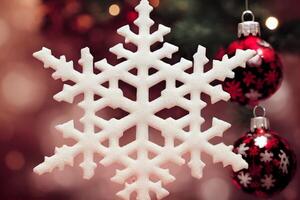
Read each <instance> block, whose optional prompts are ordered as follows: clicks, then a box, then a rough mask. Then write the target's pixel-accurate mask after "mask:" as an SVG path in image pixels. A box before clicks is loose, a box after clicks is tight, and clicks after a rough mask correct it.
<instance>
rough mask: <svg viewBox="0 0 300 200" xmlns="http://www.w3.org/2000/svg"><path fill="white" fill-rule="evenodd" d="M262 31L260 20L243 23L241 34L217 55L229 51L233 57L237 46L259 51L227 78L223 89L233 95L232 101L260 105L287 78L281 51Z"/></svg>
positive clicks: (217, 56)
mask: <svg viewBox="0 0 300 200" xmlns="http://www.w3.org/2000/svg"><path fill="white" fill-rule="evenodd" d="M259 35H260V30H259V24H258V23H257V22H254V21H245V22H242V23H240V24H239V38H238V39H237V40H235V41H233V42H231V43H230V44H229V46H228V48H226V49H221V50H220V51H219V52H218V53H217V55H216V58H217V59H222V57H223V56H224V55H225V54H228V55H229V57H230V56H233V55H234V54H235V52H236V50H237V49H242V50H246V49H251V50H255V51H256V52H257V55H256V56H255V57H254V58H252V59H250V60H249V61H248V63H247V65H246V68H236V69H235V70H234V72H235V77H234V78H233V79H229V78H227V79H226V80H225V81H224V83H223V89H224V90H225V91H227V92H228V93H229V94H230V95H231V101H234V102H238V103H240V104H242V105H252V106H253V105H257V104H258V103H259V101H261V100H264V99H266V98H269V97H270V96H272V95H273V94H274V93H275V92H276V91H277V90H278V89H279V87H280V85H281V82H282V79H283V73H282V63H281V60H280V58H279V56H278V54H277V53H276V51H275V50H274V49H273V48H272V46H271V45H270V44H269V43H268V42H266V41H265V40H263V39H262V38H260V36H259Z"/></svg>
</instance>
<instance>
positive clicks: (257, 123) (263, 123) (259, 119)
mask: <svg viewBox="0 0 300 200" xmlns="http://www.w3.org/2000/svg"><path fill="white" fill-rule="evenodd" d="M259 109H261V110H262V111H263V114H262V116H259V115H258V110H259ZM253 115H254V117H253V118H252V119H251V124H250V130H251V132H254V131H255V129H257V128H264V129H269V128H270V122H269V119H268V118H266V117H265V116H266V109H265V108H264V107H262V106H255V108H254V109H253Z"/></svg>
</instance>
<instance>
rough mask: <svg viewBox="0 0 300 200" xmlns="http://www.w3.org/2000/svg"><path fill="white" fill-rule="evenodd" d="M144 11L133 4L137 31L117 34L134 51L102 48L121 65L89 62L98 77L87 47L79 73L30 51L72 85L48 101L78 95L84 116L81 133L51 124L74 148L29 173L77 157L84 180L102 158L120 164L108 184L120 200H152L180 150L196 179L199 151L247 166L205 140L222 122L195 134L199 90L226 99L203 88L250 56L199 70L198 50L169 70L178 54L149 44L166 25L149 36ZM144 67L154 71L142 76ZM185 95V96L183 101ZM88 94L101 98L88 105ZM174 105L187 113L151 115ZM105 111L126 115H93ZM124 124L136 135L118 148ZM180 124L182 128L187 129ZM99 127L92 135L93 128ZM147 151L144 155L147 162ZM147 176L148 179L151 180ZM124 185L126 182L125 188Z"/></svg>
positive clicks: (241, 54) (201, 53) (145, 5)
mask: <svg viewBox="0 0 300 200" xmlns="http://www.w3.org/2000/svg"><path fill="white" fill-rule="evenodd" d="M152 9H153V8H152V7H151V6H150V5H149V2H148V1H147V0H141V2H140V4H139V5H138V6H137V7H136V11H137V12H138V13H139V17H138V18H137V20H136V21H135V22H134V23H135V25H137V27H138V28H139V32H138V33H134V32H132V31H131V29H130V27H129V26H128V25H127V26H124V27H122V28H120V29H119V30H118V33H119V34H120V35H122V36H123V37H125V42H126V43H132V44H134V45H136V46H137V51H136V52H132V51H130V50H127V49H125V47H124V46H123V45H122V44H118V45H116V46H115V47H113V48H111V49H110V51H111V52H112V53H114V54H115V55H117V57H118V58H123V59H124V60H125V61H123V62H121V63H119V64H117V65H116V66H112V65H110V64H109V63H108V62H107V60H106V59H104V60H101V61H99V62H96V63H95V67H96V68H97V69H99V70H100V73H94V71H93V67H94V66H93V65H94V64H93V62H94V61H93V56H92V55H91V54H90V51H89V49H88V48H85V49H83V50H82V51H81V59H80V60H79V64H80V65H81V66H82V68H83V72H82V73H80V72H78V71H76V70H75V69H74V68H73V62H67V61H66V58H65V57H64V56H62V57H61V58H60V59H57V58H55V57H54V56H52V54H51V51H50V50H49V49H46V48H43V49H42V50H41V51H39V52H36V53H35V54H34V56H35V57H36V58H37V59H39V60H41V61H42V62H44V66H45V68H49V67H50V68H52V69H54V70H55V72H54V73H53V78H55V79H62V81H71V82H74V83H75V84H74V85H68V84H65V85H64V87H63V90H62V91H61V92H59V93H58V94H57V95H55V96H54V99H55V100H57V101H66V102H69V103H73V100H74V98H75V97H76V96H78V95H80V94H83V95H84V97H83V98H84V99H83V101H82V102H81V103H79V106H80V107H81V108H82V109H83V110H84V111H85V112H84V116H83V117H82V118H81V120H80V122H81V123H82V124H83V126H84V130H83V131H82V132H81V131H79V130H77V129H76V128H75V127H74V122H73V121H69V122H67V123H65V124H62V125H59V126H57V128H58V130H60V131H61V132H62V133H63V136H64V137H65V138H71V139H73V140H75V141H76V142H77V143H76V144H75V145H73V146H63V147H61V148H56V150H55V154H54V155H53V156H51V157H46V158H45V161H44V162H43V163H41V164H40V165H38V166H37V167H36V168H34V171H35V172H36V173H38V174H44V173H46V172H51V171H52V170H53V169H54V168H59V169H63V168H64V166H65V165H71V166H72V165H73V160H74V158H75V157H76V156H78V155H79V154H83V162H82V163H81V164H80V167H81V168H82V169H83V172H84V174H83V177H84V178H85V179H90V178H91V177H93V175H94V171H95V168H96V167H97V164H96V162H95V160H94V155H95V154H100V155H101V156H102V157H103V159H102V160H101V161H100V163H101V164H102V165H104V166H109V165H111V164H113V163H120V164H122V165H123V167H124V168H123V169H122V170H117V172H116V175H115V176H114V177H113V178H112V179H111V180H112V181H114V182H117V183H120V184H124V185H125V188H124V189H123V190H122V191H120V192H118V193H117V195H118V196H119V197H120V198H122V199H126V200H129V199H130V198H131V194H132V193H136V194H137V199H138V200H150V199H151V198H150V193H151V192H153V193H154V194H156V197H157V198H158V199H162V198H163V197H165V196H167V195H168V194H169V192H168V191H167V190H165V189H164V188H163V186H162V185H163V184H167V183H170V182H172V181H174V180H175V177H173V176H172V175H171V174H170V172H169V169H166V168H162V167H161V166H162V165H163V164H165V163H167V162H174V163H176V164H178V165H183V164H185V160H184V159H183V155H184V154H186V153H190V155H191V158H190V161H189V162H188V166H189V167H190V168H191V172H192V176H193V177H196V178H201V177H202V172H203V168H204V166H205V164H204V162H203V161H202V159H201V153H202V152H205V153H207V154H209V155H211V156H212V157H213V161H214V162H222V163H223V165H224V166H227V165H232V167H233V170H234V171H239V170H241V169H243V168H247V167H248V164H247V162H246V161H244V160H243V159H242V156H241V155H238V154H235V153H233V152H232V148H233V147H232V146H226V145H225V144H224V143H219V144H216V145H214V144H211V143H210V142H209V140H210V139H212V138H214V137H217V136H219V137H222V136H223V133H224V131H226V130H227V129H228V128H229V127H230V124H228V123H226V122H224V121H221V120H219V119H217V118H213V120H212V127H211V128H210V129H208V130H206V131H204V132H201V125H202V124H203V123H204V121H205V120H204V118H202V117H201V110H202V109H203V108H204V107H206V105H207V104H206V103H205V102H204V101H202V100H201V98H200V97H201V93H205V94H208V95H209V96H210V97H211V102H212V103H216V102H218V101H220V100H224V101H228V100H229V98H230V95H229V94H228V93H226V92H224V91H223V89H222V86H221V85H216V86H212V85H210V83H211V82H213V81H214V80H220V81H224V79H225V78H226V77H229V78H233V77H234V72H233V71H232V70H233V69H235V68H237V67H239V66H242V67H245V64H246V62H247V60H249V59H250V58H251V57H253V56H254V55H255V51H251V50H246V51H242V50H238V51H237V52H236V55H235V56H234V57H232V58H228V57H227V56H224V57H223V60H222V61H214V62H213V67H212V69H211V70H210V71H208V72H206V73H204V65H205V64H206V63H207V62H208V59H207V58H206V56H205V48H204V47H202V46H199V47H198V51H197V53H196V54H195V55H194V64H193V62H191V61H189V60H186V59H181V60H180V62H178V63H177V64H175V65H170V64H168V63H166V62H164V61H162V59H163V58H165V57H167V58H171V57H172V55H173V54H174V53H175V52H177V51H178V47H176V46H174V45H172V44H169V43H164V45H163V46H162V48H161V49H159V50H156V51H151V46H152V45H153V44H155V43H156V42H163V37H164V36H165V35H166V34H168V33H169V32H170V28H168V27H165V26H163V25H159V26H158V30H157V31H155V32H153V33H151V31H150V28H151V26H152V25H153V24H154V22H153V21H152V19H151V18H150V13H151V11H152ZM151 68H154V69H156V70H157V72H156V73H155V74H152V75H149V69H151ZM190 68H193V73H191V74H190V73H187V72H186V70H187V69H190ZM133 69H137V74H136V75H135V74H132V73H130V71H131V70H133ZM120 80H121V81H124V82H126V83H128V84H130V85H132V86H134V87H135V88H136V90H137V93H136V95H137V97H136V100H135V101H133V100H131V99H128V98H127V97H125V96H124V94H123V92H122V90H121V89H120V88H119V81H120ZM162 81H165V82H166V88H165V90H164V91H162V93H161V96H160V97H159V98H157V99H155V100H153V101H149V95H150V94H149V88H151V87H153V86H155V85H157V84H158V83H160V82H162ZM176 81H180V82H182V83H183V85H181V86H179V87H177V86H176ZM106 82H108V83H109V84H108V85H109V86H108V87H107V86H104V85H103V84H105V83H106ZM188 94H190V98H185V96H186V95H188ZM95 96H100V97H101V98H100V99H98V100H95V98H94V97H95ZM175 106H179V107H181V108H183V109H185V110H187V111H189V113H188V114H187V115H185V116H184V117H182V118H180V119H173V118H168V119H162V118H160V117H158V116H157V115H155V114H156V113H158V112H159V111H161V110H163V109H166V108H167V109H170V108H173V107H175ZM106 107H111V108H113V109H117V108H119V109H122V110H124V111H126V112H128V113H129V114H128V115H127V116H125V117H123V118H121V119H115V118H112V119H110V120H105V119H103V118H101V117H100V116H97V115H96V113H97V112H98V111H99V110H102V109H104V108H106ZM132 127H135V130H136V131H135V136H136V138H135V140H134V141H132V142H130V143H128V144H126V145H123V146H121V145H120V138H121V137H122V136H123V135H124V132H125V131H126V130H129V129H131V128H132ZM185 127H189V130H186V129H185ZM150 128H154V129H156V130H159V131H160V132H161V134H162V136H163V137H164V139H165V140H164V145H162V146H160V145H158V144H156V143H154V142H152V141H150V139H149V135H150V132H149V129H150ZM99 129H100V131H97V130H99ZM175 140H178V141H180V142H179V144H178V145H175ZM106 141H108V143H109V145H108V147H107V146H104V145H103V143H104V142H106ZM132 154H136V157H133V156H131V155H132ZM149 154H151V155H152V156H151V157H149ZM153 154H154V156H153ZM150 176H151V177H152V176H154V179H152V178H151V177H150ZM128 180H134V181H133V182H130V183H129V181H128ZM154 180H157V181H154Z"/></svg>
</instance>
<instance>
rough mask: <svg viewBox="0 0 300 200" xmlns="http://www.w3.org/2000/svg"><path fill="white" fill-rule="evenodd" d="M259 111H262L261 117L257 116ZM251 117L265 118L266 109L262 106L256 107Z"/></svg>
mask: <svg viewBox="0 0 300 200" xmlns="http://www.w3.org/2000/svg"><path fill="white" fill-rule="evenodd" d="M259 110H261V111H262V115H259V114H258V113H259ZM253 116H254V117H265V116H266V109H265V107H263V106H260V105H257V106H255V107H254V109H253Z"/></svg>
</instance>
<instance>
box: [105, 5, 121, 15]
mask: <svg viewBox="0 0 300 200" xmlns="http://www.w3.org/2000/svg"><path fill="white" fill-rule="evenodd" d="M108 12H109V14H110V15H112V16H118V15H119V14H120V12H121V9H120V6H119V5H118V4H112V5H110V6H109V9H108Z"/></svg>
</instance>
